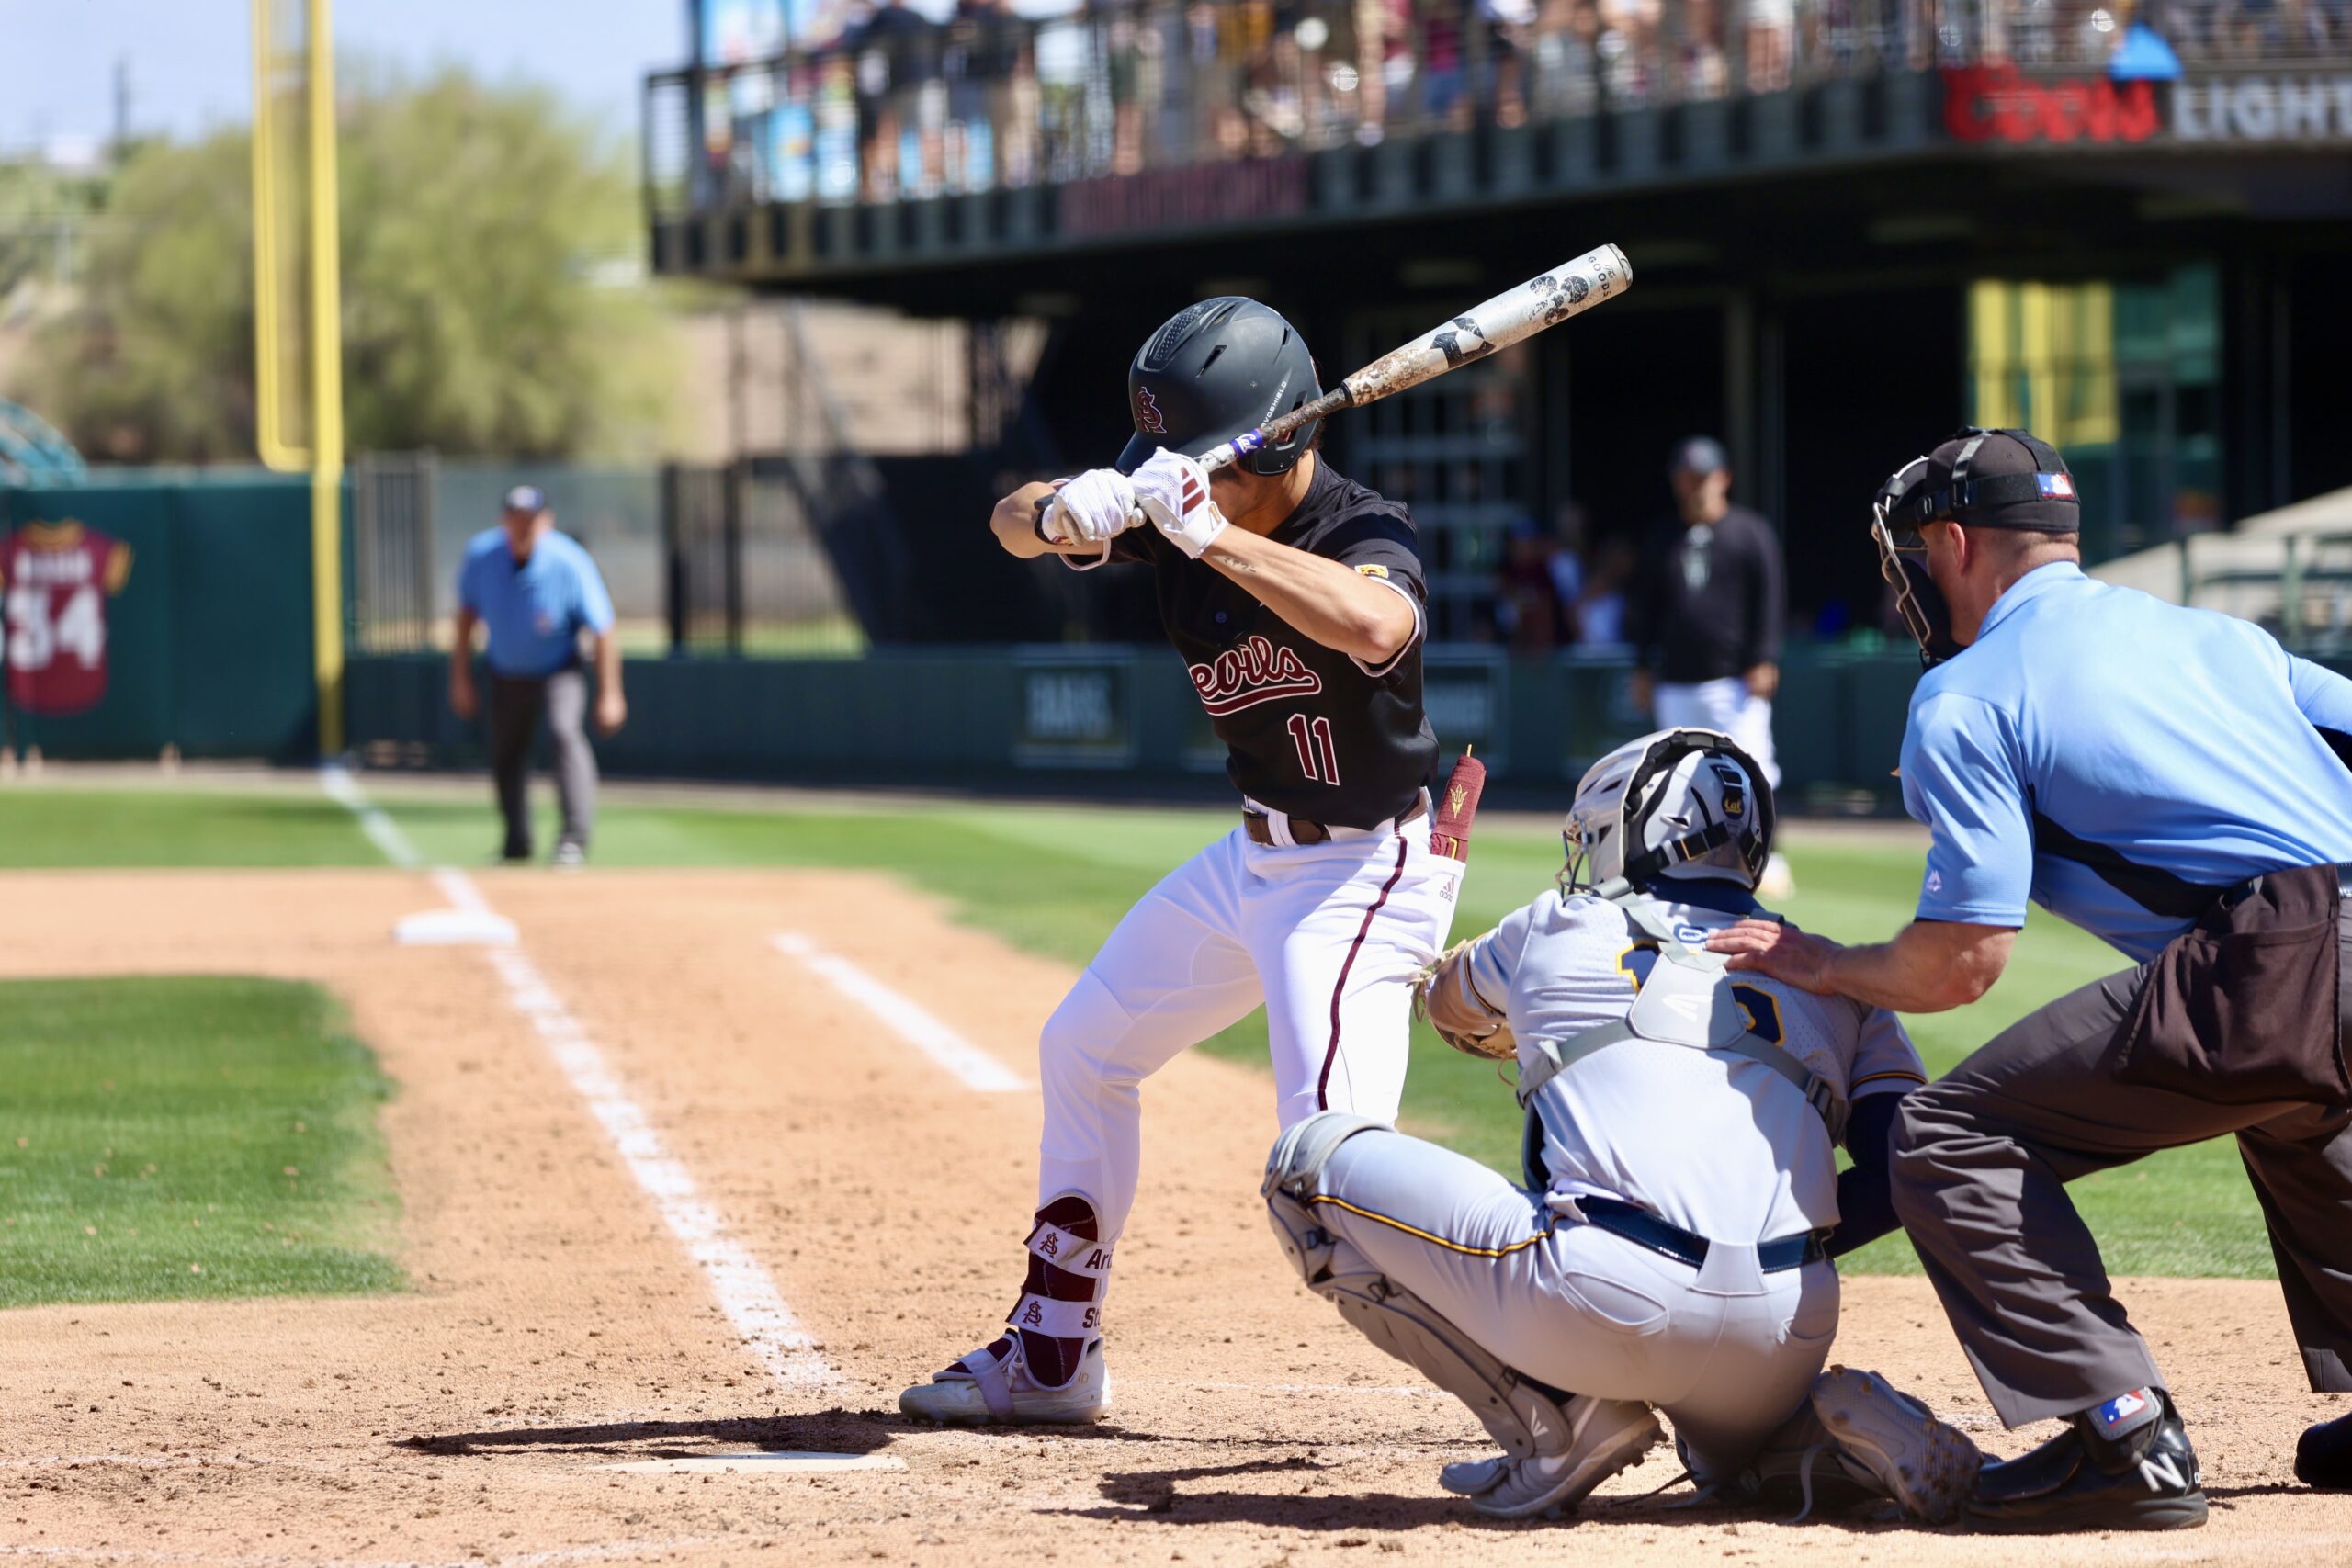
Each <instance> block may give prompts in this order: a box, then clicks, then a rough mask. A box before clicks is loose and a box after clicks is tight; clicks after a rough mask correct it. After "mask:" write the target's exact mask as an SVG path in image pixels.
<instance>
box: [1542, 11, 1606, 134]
mask: <svg viewBox="0 0 2352 1568" xmlns="http://www.w3.org/2000/svg"><path fill="white" fill-rule="evenodd" d="M1599 46H1600V5H1599V4H1598V0H1543V11H1542V13H1541V14H1540V16H1539V17H1538V18H1537V21H1536V30H1535V112H1536V113H1537V114H1538V115H1540V116H1544V117H1549V118H1559V117H1563V116H1568V115H1584V114H1590V113H1591V112H1592V109H1593V105H1594V103H1595V102H1596V100H1597V99H1598V96H1599V93H1600V85H1599V78H1598V72H1599V70H1600V53H1599Z"/></svg>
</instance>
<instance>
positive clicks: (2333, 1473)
mask: <svg viewBox="0 0 2352 1568" xmlns="http://www.w3.org/2000/svg"><path fill="white" fill-rule="evenodd" d="M2295 1479H2296V1480H2298V1481H2300V1482H2301V1483H2303V1484H2304V1485H2306V1486H2316V1487H2318V1488H2320V1489H2321V1490H2322V1491H2324V1492H2352V1416H2337V1417H2336V1418H2335V1420H2333V1421H2323V1422H2321V1423H2320V1424H2319V1425H2318V1426H2316V1427H2307V1428H2306V1429H2305V1430H2304V1432H2303V1440H2302V1441H2301V1442H2300V1443H2297V1444H2296V1445H2295Z"/></svg>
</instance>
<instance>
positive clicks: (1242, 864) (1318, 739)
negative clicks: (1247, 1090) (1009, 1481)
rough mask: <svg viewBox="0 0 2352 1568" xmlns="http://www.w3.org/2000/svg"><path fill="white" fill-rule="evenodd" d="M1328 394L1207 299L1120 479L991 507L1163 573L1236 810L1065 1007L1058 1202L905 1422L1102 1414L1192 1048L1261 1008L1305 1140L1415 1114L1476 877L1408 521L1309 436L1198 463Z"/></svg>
mask: <svg viewBox="0 0 2352 1568" xmlns="http://www.w3.org/2000/svg"><path fill="white" fill-rule="evenodd" d="M1318 395H1319V389H1317V386H1316V375H1315V362H1314V360H1313V358H1312V357H1311V356H1310V355H1308V353H1307V351H1306V344H1305V343H1304V342H1302V341H1301V340H1300V339H1299V336H1298V333H1296V331H1295V330H1294V329H1293V328H1292V327H1291V325H1290V323H1289V322H1288V321H1284V320H1283V318H1282V317H1281V316H1280V315H1278V314H1276V313H1275V312H1274V311H1273V310H1270V309H1268V308H1267V307H1266V306H1264V305H1261V304H1259V303H1258V302H1257V301H1255V300H1252V299H1207V300H1204V301H1202V302H1201V303H1200V304H1198V305H1194V306H1192V307H1190V308H1188V309H1186V310H1182V311H1180V312H1179V313H1178V314H1177V315H1176V316H1175V317H1174V318H1173V319H1171V320H1170V321H1169V322H1168V323H1167V324H1166V325H1165V326H1162V327H1161V328H1160V329H1159V331H1158V332H1156V333H1152V335H1151V336H1150V338H1148V340H1146V342H1145V344H1144V345H1143V347H1142V349H1141V350H1140V351H1139V352H1138V353H1137V354H1136V359H1135V364H1134V365H1133V367H1131V368H1130V369H1129V371H1128V373H1127V400H1128V410H1129V412H1130V413H1131V414H1132V416H1133V418H1134V423H1135V430H1136V435H1135V439H1134V440H1133V441H1131V442H1130V443H1129V444H1128V446H1127V448H1126V450H1125V452H1123V453H1122V454H1121V455H1120V458H1119V461H1118V463H1117V464H1116V465H1115V466H1114V467H1112V468H1097V469H1092V470H1090V471H1089V472H1086V473H1083V474H1080V475H1079V476H1078V477H1077V478H1075V479H1070V480H1069V482H1068V483H1066V484H1063V485H1060V486H1049V485H1042V484H1040V485H1028V486H1024V487H1023V488H1022V489H1021V490H1018V491H1014V492H1013V493H1012V495H1009V496H1007V497H1005V498H1004V500H1003V501H1001V502H999V503H998V504H997V508H996V512H995V513H994V515H993V516H992V517H991V518H990V520H989V526H990V528H991V530H992V531H993V532H994V534H995V535H996V537H997V540H998V542H999V543H1000V544H1001V545H1002V546H1003V547H1005V548H1006V549H1007V550H1009V551H1010V552H1012V554H1014V555H1017V556H1023V557H1034V556H1038V555H1045V554H1048V553H1052V554H1057V555H1060V556H1061V557H1062V558H1064V560H1065V561H1067V562H1068V563H1069V565H1071V566H1072V567H1075V568H1078V569H1080V570H1086V569H1088V568H1091V567H1093V566H1098V565H1101V564H1103V563H1104V562H1106V561H1112V560H1125V561H1139V562H1144V563H1147V564H1148V565H1149V566H1150V567H1151V569H1152V570H1153V571H1154V572H1155V573H1157V574H1158V587H1159V611H1160V616H1161V619H1162V620H1163V622H1164V623H1165V624H1166V626H1167V628H1168V635H1169V637H1170V640H1171V641H1172V642H1174V643H1175V645H1176V647H1177V649H1178V650H1179V651H1181V652H1182V654H1183V656H1184V660H1185V663H1186V664H1187V666H1188V667H1189V668H1190V671H1191V674H1192V682H1193V691H1194V693H1195V694H1197V695H1198V696H1199V698H1200V700H1201V705H1202V706H1203V707H1204V709H1206V710H1207V713H1208V716H1209V721H1210V723H1211V724H1212V725H1213V726H1214V727H1215V728H1216V733H1217V736H1218V737H1219V739H1223V740H1224V741H1225V743H1226V746H1227V750H1228V759H1227V772H1228V773H1230V774H1231V776H1232V779H1233V783H1234V785H1235V787H1236V788H1237V789H1238V791H1239V793H1240V799H1239V800H1238V802H1237V803H1236V805H1237V807H1238V820H1237V821H1236V823H1235V825H1234V827H1233V829H1232V830H1231V831H1229V832H1227V833H1226V834H1225V835H1224V836H1223V837H1221V838H1219V839H1217V840H1216V841H1215V842H1213V843H1211V844H1210V845H1209V846H1208V847H1207V848H1206V849H1204V850H1203V851H1202V852H1200V853H1199V854H1197V855H1194V856H1193V858H1192V859H1191V860H1189V861H1187V862H1185V863H1183V864H1182V865H1180V866H1178V867H1176V868H1175V869H1174V870H1173V871H1171V872H1170V873H1169V874H1168V875H1166V876H1165V877H1163V878H1161V880H1160V882H1159V886H1156V887H1154V888H1153V889H1152V890H1151V891H1150V892H1149V893H1148V894H1146V895H1145V896H1144V897H1143V900H1142V901H1141V902H1140V903H1138V904H1136V907H1135V908H1132V909H1130V910H1129V911H1128V912H1127V914H1126V916H1125V919H1122V920H1120V922H1119V923H1118V925H1117V926H1116V927H1115V928H1114V930H1113V931H1111V933H1110V934H1109V936H1108V937H1106V938H1105V939H1104V941H1103V947H1102V951H1101V952H1099V953H1096V954H1095V955H1094V960H1093V962H1092V963H1091V964H1088V965H1087V966H1086V972H1085V973H1084V974H1083V975H1082V976H1080V977H1079V981H1078V983H1077V985H1076V986H1074V987H1071V989H1070V993H1069V996H1068V997H1067V998H1064V999H1063V1001H1062V1004H1061V1006H1060V1007H1059V1008H1057V1009H1056V1010H1055V1011H1054V1015H1053V1017H1052V1018H1051V1019H1050V1020H1048V1021H1046V1028H1045V1032H1044V1034H1043V1036H1042V1037H1041V1039H1040V1040H1039V1042H1038V1050H1037V1057H1038V1070H1039V1076H1040V1077H1041V1078H1042V1080H1043V1082H1042V1085H1041V1087H1042V1088H1043V1089H1044V1092H1045V1102H1046V1107H1045V1109H1046V1118H1045V1134H1044V1136H1043V1138H1042V1139H1041V1140H1040V1143H1039V1151H1038V1153H1039V1160H1038V1165H1039V1169H1038V1179H1037V1204H1038V1206H1037V1212H1036V1215H1035V1220H1034V1221H1033V1223H1032V1228H1031V1230H1030V1233H1029V1240H1028V1254H1029V1255H1028V1259H1027V1270H1028V1271H1027V1276H1026V1278H1025V1279H1024V1280H1023V1286H1022V1291H1021V1293H1020V1296H1019V1298H1018V1299H1017V1300H1016V1301H1015V1302H1014V1303H1013V1308H1012V1312H1011V1313H1010V1314H1008V1315H1007V1316H1006V1319H1005V1323H1006V1325H1007V1329H1008V1330H1009V1331H1008V1332H1005V1333H1002V1334H1001V1335H1000V1336H999V1337H997V1338H996V1339H994V1340H993V1341H991V1342H990V1343H989V1344H987V1345H984V1346H983V1347H982V1348H979V1349H978V1350H974V1351H972V1352H970V1353H969V1354H967V1355H966V1356H964V1357H962V1358H961V1359H958V1360H957V1361H956V1363H955V1364H954V1365H952V1366H950V1367H948V1368H946V1369H945V1370H944V1371H939V1372H936V1373H934V1374H933V1376H932V1377H931V1379H930V1380H929V1381H928V1382H921V1383H917V1384H915V1385H914V1386H913V1387H911V1388H909V1389H908V1390H907V1391H906V1392H905V1393H902V1394H900V1395H899V1407H900V1408H901V1409H902V1410H904V1411H906V1412H907V1413H908V1414H909V1415H910V1416H922V1417H926V1418H928V1419H932V1420H938V1421H953V1422H961V1423H969V1424H974V1425H986V1424H992V1423H1026V1422H1039V1421H1092V1420H1096V1419H1098V1418H1100V1417H1101V1416H1102V1415H1103V1410H1104V1409H1105V1408H1106V1406H1107V1404H1108V1401H1109V1382H1108V1379H1107V1377H1106V1375H1105V1373H1104V1371H1103V1321H1104V1320H1103V1308H1104V1300H1105V1293H1106V1292H1107V1291H1108V1289H1109V1283H1110V1264H1111V1258H1112V1256H1113V1252H1114V1244H1115V1243H1116V1242H1117V1241H1118V1239H1119V1236H1120V1235H1121V1233H1122V1232H1123V1231H1124V1229H1125V1225H1126V1221H1127V1213H1128V1211H1129V1209H1131V1208H1132V1207H1133V1205H1134V1202H1135V1196H1136V1172H1137V1168H1138V1159H1139V1152H1140V1149H1141V1128H1142V1119H1141V1107H1140V1100H1139V1097H1138V1094H1137V1086H1138V1085H1139V1084H1140V1083H1141V1081H1142V1080H1143V1079H1144V1078H1145V1077H1148V1076H1149V1075H1150V1074H1152V1073H1154V1072H1156V1071H1158V1070H1159V1068H1160V1067H1162V1066H1165V1065H1166V1064H1167V1063H1168V1062H1169V1061H1170V1060H1171V1059H1173V1058H1174V1057H1175V1056H1176V1055H1179V1054H1180V1053H1182V1051H1183V1050H1184V1049H1185V1048H1186V1047H1188V1046H1190V1045H1192V1044H1193V1043H1196V1042H1198V1041H1201V1040H1204V1039H1206V1038H1207V1037H1208V1036H1210V1035H1212V1034H1215V1033H1216V1032H1218V1031H1220V1030H1222V1029H1225V1028H1227V1027H1229V1026H1230V1025H1232V1024H1234V1023H1237V1022H1238V1021H1241V1020H1242V1019H1244V1018H1246V1017H1248V1016H1249V1015H1250V1013H1252V1012H1254V1011H1256V1010H1257V1009H1258V1008H1259V1007H1260V1006H1261V1004H1262V1005H1263V1007H1264V1008H1265V1010H1266V1043H1267V1046H1268V1049H1269V1052H1270V1055H1271V1058H1272V1066H1273V1076H1274V1098H1275V1114H1276V1116H1277V1119H1278V1120H1279V1122H1280V1123H1281V1124H1282V1125H1283V1127H1288V1126H1290V1125H1292V1124H1293V1123H1295V1122H1299V1121H1302V1120H1304V1119H1305V1118H1306V1117H1308V1116H1311V1115H1313V1114H1315V1113H1316V1112H1317V1111H1326V1110H1332V1111H1354V1112H1356V1113H1359V1114H1362V1115H1364V1116H1369V1117H1373V1118H1374V1119H1377V1120H1381V1121H1393V1120H1394V1119H1395V1117H1396V1115H1397V1103H1398V1100H1399V1099H1400V1097H1401V1095H1402V1093H1403V1090H1404V1084H1405V1060H1406V1054H1407V1038H1408V1028H1409V1023H1410V1004H1411V998H1412V987H1413V981H1414V978H1415V976H1417V975H1418V974H1419V971H1420V970H1421V968H1422V967H1423V966H1424V965H1426V964H1431V963H1433V962H1435V960H1436V958H1437V955H1438V953H1439V952H1440V951H1441V950H1442V948H1443V947H1444V946H1445V938H1446V932H1447V930H1448V929H1449V927H1450V926H1451V925H1452V923H1453V906H1454V897H1455V893H1456V888H1457V882H1458V880H1459V877H1460V874H1461V870H1462V867H1461V863H1460V862H1458V861H1454V860H1451V859H1448V858H1446V857H1445V856H1443V855H1441V854H1438V853H1436V852H1434V851H1433V850H1432V849H1431V848H1430V799H1429V793H1428V787H1427V786H1428V784H1429V781H1430V777H1431V775H1432V773H1434V771H1435V768H1436V762H1437V738H1436V737H1435V736H1434V735H1432V734H1431V733H1430V727H1429V721H1428V719H1427V717H1426V716H1424V714H1423V713H1422V711H1421V639H1422V635H1423V632H1424V630H1425V627H1426V624H1427V622H1426V616H1425V615H1424V613H1423V609H1422V604H1423V599H1424V596H1425V592H1426V591H1425V588H1424V586H1423V581H1422V575H1421V564H1420V558H1419V555H1418V554H1417V553H1416V552H1415V550H1414V547H1413V525H1412V523H1411V521H1410V520H1409V519H1408V517H1407V516H1406V514H1405V509H1404V508H1403V507H1401V506H1399V505H1397V503H1396V502H1391V501H1385V500H1383V499H1382V498H1381V497H1380V496H1378V495H1376V494H1374V492H1373V491H1368V490H1366V489H1365V488H1364V487H1363V486H1362V485H1360V484H1357V483H1356V482H1355V481H1353V480H1352V479H1347V478H1345V477H1344V476H1342V475H1340V474H1339V473H1337V472H1335V471H1333V470H1332V469H1330V468H1327V467H1326V466H1325V465H1324V464H1323V462H1322V460H1321V457H1319V456H1318V455H1317V452H1316V451H1315V449H1314V430H1313V427H1312V426H1309V427H1308V428H1306V429H1304V430H1301V431H1298V432H1296V433H1295V434H1294V435H1293V436H1292V437H1291V438H1290V439H1289V440H1286V441H1284V442H1282V443H1279V444H1277V445H1273V446H1261V447H1260V448H1258V449H1257V450H1256V451H1253V452H1251V453H1250V454H1249V455H1247V456H1246V457H1242V458H1241V459H1240V460H1239V461H1238V462H1237V463H1236V464H1234V465H1233V466H1232V467H1230V468H1224V469H1220V470H1219V471H1218V472H1217V473H1216V475H1214V476H1211V475H1209V474H1207V473H1205V472H1204V471H1203V470H1202V468H1201V466H1200V465H1199V464H1198V463H1197V462H1195V461H1193V457H1191V456H1189V455H1188V454H1193V453H1200V452H1206V451H1209V450H1211V449H1213V448H1215V447H1216V446H1221V445H1223V444H1224V443H1226V442H1228V441H1231V440H1232V439H1234V438H1235V437H1236V436H1238V435H1240V434H1243V433H1245V432H1248V431H1250V430H1253V429H1256V428H1259V427H1261V426H1262V425H1264V424H1265V423H1268V422H1269V421H1271V420H1272V419H1273V418H1275V417H1276V416H1277V415H1279V414H1282V413H1285V412H1289V411H1290V410H1292V409H1295V408H1296V407H1298V406H1299V405H1301V404H1302V403H1305V402H1306V401H1307V400H1310V399H1312V398H1315V397H1317V396H1318ZM1234 1174H1235V1178H1236V1179H1248V1176H1247V1173H1243V1172H1236V1173H1234ZM1237 1354H1238V1352H1237ZM1257 1370H1258V1371H1264V1370H1265V1369H1257ZM1204 1375H1206V1376H1225V1375H1231V1376H1235V1377H1242V1376H1247V1375H1250V1373H1249V1372H1247V1371H1244V1370H1243V1369H1241V1368H1238V1367H1237V1368H1236V1369H1235V1370H1234V1371H1232V1372H1231V1373H1229V1374H1228V1373H1224V1372H1204Z"/></svg>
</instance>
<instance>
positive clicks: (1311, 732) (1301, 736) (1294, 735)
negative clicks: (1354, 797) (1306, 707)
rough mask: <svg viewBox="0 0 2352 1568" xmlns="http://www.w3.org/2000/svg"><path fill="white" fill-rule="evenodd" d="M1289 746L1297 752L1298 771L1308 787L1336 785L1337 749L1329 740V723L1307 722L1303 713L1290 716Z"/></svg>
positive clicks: (1324, 719)
mask: <svg viewBox="0 0 2352 1568" xmlns="http://www.w3.org/2000/svg"><path fill="white" fill-rule="evenodd" d="M1289 728H1290V739H1291V744H1293V745H1294V746H1296V747H1297V748H1298V769H1299V772H1301V773H1305V774H1306V777H1307V780H1308V782H1309V783H1312V784H1338V783H1339V782H1340V749H1339V748H1338V747H1337V746H1336V745H1334V744H1333V743H1332V740H1331V721H1330V720H1329V719H1328V718H1317V719H1315V720H1313V721H1312V722H1309V720H1308V719H1307V716H1306V715H1305V714H1303V713H1295V714H1293V715H1291V716H1290V727H1289Z"/></svg>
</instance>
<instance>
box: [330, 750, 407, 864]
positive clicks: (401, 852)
mask: <svg viewBox="0 0 2352 1568" xmlns="http://www.w3.org/2000/svg"><path fill="white" fill-rule="evenodd" d="M319 787H320V788H321V789H322V790H324V791H325V792H326V795H327V798H328V799H329V800H332V801H334V802H335V803H336V804H338V805H340V806H342V807H345V809H347V810H348V811H349V812H350V813H351V814H352V816H354V817H356V818H358V819H359V830H360V831H361V832H363V833H365V834H367V835H368V841H369V842H371V843H373V844H374V845H375V846H376V847H377V848H378V849H379V850H380V851H382V852H383V855H384V858H385V859H386V860H388V861H390V862H391V863H393V864H394V865H396V866H399V867H401V869H402V870H403V871H413V870H415V869H416V868H417V867H418V866H421V865H423V864H424V856H423V855H420V854H418V853H417V852H416V846H415V845H414V844H413V843H411V842H409V838H408V835H407V834H406V833H403V832H401V825H400V824H399V823H397V822H395V821H393V820H392V819H391V818H390V817H387V816H385V815H384V809H383V807H379V806H378V805H377V804H376V803H375V802H374V801H372V800H369V799H368V792H367V791H365V790H363V789H361V788H360V787H359V781H358V780H357V779H355V778H353V777H352V776H351V771H350V770H349V769H347V768H345V766H344V765H343V764H342V763H340V762H328V763H325V764H323V765H322V766H321V767H320V769H319Z"/></svg>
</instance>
